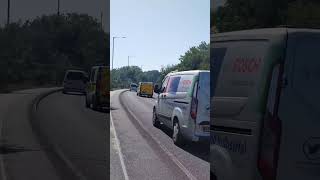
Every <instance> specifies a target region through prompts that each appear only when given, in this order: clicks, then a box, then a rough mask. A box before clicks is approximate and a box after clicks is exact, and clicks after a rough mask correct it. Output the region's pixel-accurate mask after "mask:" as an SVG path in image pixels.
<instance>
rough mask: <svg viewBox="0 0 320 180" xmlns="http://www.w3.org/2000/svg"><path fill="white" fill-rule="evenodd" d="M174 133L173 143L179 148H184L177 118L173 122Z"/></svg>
mask: <svg viewBox="0 0 320 180" xmlns="http://www.w3.org/2000/svg"><path fill="white" fill-rule="evenodd" d="M172 129H173V132H172V140H173V143H174V144H175V145H177V146H182V145H183V144H184V140H183V137H182V134H181V129H180V124H179V121H178V119H177V118H174V120H173V128H172Z"/></svg>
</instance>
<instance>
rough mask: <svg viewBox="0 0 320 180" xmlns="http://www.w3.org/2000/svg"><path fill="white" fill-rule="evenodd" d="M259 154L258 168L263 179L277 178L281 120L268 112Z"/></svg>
mask: <svg viewBox="0 0 320 180" xmlns="http://www.w3.org/2000/svg"><path fill="white" fill-rule="evenodd" d="M261 135H262V136H261V139H260V140H261V141H260V148H259V156H258V169H259V171H260V174H261V176H262V179H263V180H275V179H276V174H277V168H278V157H279V149H280V138H281V121H280V120H279V119H278V118H272V117H271V114H270V113H269V112H267V117H266V118H265V119H264V122H263V127H262V132H261Z"/></svg>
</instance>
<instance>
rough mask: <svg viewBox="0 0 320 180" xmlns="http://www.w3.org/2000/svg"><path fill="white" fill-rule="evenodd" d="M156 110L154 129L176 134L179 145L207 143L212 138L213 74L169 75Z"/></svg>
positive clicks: (158, 89)
mask: <svg viewBox="0 0 320 180" xmlns="http://www.w3.org/2000/svg"><path fill="white" fill-rule="evenodd" d="M154 92H155V93H157V94H158V97H157V101H156V104H155V105H154V107H153V125H154V126H156V127H159V125H160V124H161V123H162V124H163V125H165V126H167V127H169V128H170V129H172V130H173V133H172V134H173V135H172V139H173V142H174V143H175V144H177V145H181V144H183V143H184V142H185V140H189V141H196V142H197V141H202V140H204V141H207V142H208V140H209V137H210V125H209V124H210V123H209V121H210V71H204V70H194V71H182V72H173V73H169V74H168V75H167V76H166V77H165V78H164V80H163V82H162V85H161V87H158V85H155V88H154Z"/></svg>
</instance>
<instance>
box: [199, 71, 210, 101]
mask: <svg viewBox="0 0 320 180" xmlns="http://www.w3.org/2000/svg"><path fill="white" fill-rule="evenodd" d="M199 86H200V87H199V88H200V90H201V96H203V97H210V89H209V87H210V73H209V72H204V73H200V81H199Z"/></svg>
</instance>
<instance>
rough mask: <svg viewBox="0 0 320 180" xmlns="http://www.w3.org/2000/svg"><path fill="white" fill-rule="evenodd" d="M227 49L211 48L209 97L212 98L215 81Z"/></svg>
mask: <svg viewBox="0 0 320 180" xmlns="http://www.w3.org/2000/svg"><path fill="white" fill-rule="evenodd" d="M226 50H227V48H211V50H210V72H211V77H210V78H211V84H210V97H213V96H214V90H215V88H216V83H217V79H218V76H219V73H220V69H221V65H222V62H223V59H224V56H225V54H226Z"/></svg>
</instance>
